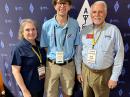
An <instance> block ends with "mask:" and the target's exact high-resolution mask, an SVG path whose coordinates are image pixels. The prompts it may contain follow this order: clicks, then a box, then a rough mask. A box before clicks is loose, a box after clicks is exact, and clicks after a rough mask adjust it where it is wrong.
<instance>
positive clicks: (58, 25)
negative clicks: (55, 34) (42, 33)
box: [53, 15, 70, 29]
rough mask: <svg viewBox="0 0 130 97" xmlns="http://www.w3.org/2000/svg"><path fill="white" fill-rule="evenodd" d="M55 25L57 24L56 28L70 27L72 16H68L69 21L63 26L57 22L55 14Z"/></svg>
mask: <svg viewBox="0 0 130 97" xmlns="http://www.w3.org/2000/svg"><path fill="white" fill-rule="evenodd" d="M53 19H54V25H55V27H56V28H59V27H60V28H63V29H66V28H68V26H69V21H70V17H69V16H68V21H67V23H66V25H65V26H64V27H62V26H61V25H60V24H59V23H58V22H57V20H56V15H55V16H54V18H53Z"/></svg>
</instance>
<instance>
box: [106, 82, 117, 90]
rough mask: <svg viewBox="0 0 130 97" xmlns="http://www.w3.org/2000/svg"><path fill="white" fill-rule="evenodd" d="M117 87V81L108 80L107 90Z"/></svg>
mask: <svg viewBox="0 0 130 97" xmlns="http://www.w3.org/2000/svg"><path fill="white" fill-rule="evenodd" d="M116 86H117V81H114V80H109V81H108V87H109V89H113V88H115V87H116Z"/></svg>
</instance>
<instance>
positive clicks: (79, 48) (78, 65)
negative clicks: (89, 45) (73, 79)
mask: <svg viewBox="0 0 130 97" xmlns="http://www.w3.org/2000/svg"><path fill="white" fill-rule="evenodd" d="M75 49H76V51H75V56H74V61H75V66H76V73H77V74H81V62H82V52H81V51H82V46H81V45H77V46H76V48H75Z"/></svg>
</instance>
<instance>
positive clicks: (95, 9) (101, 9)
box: [91, 3, 107, 26]
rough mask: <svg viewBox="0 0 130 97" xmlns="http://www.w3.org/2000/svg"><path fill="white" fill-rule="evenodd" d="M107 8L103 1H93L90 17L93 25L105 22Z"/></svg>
mask: <svg viewBox="0 0 130 97" xmlns="http://www.w3.org/2000/svg"><path fill="white" fill-rule="evenodd" d="M106 15H107V10H106V7H105V5H104V3H95V4H94V5H92V7H91V18H92V21H93V23H94V25H95V26H101V25H102V24H103V23H104V22H105V18H106Z"/></svg>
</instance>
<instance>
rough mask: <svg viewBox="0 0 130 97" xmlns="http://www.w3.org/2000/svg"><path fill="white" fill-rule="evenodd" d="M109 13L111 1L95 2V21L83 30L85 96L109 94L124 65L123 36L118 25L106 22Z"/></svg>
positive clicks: (80, 76) (81, 76)
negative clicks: (109, 2)
mask: <svg viewBox="0 0 130 97" xmlns="http://www.w3.org/2000/svg"><path fill="white" fill-rule="evenodd" d="M106 16H107V4H106V3H105V2H104V1H96V2H95V3H93V4H92V6H91V18H92V22H93V24H91V25H89V26H87V27H85V28H83V30H82V31H81V33H82V59H83V62H82V66H76V70H77V77H78V80H79V81H80V82H81V83H82V86H83V95H84V97H109V92H110V89H113V88H115V87H116V86H117V81H118V78H119V75H120V74H121V70H122V67H123V60H124V46H123V40H122V36H121V33H120V31H119V29H118V28H117V27H116V26H115V25H113V24H110V23H106V22H105V18H106ZM81 67H82V69H81Z"/></svg>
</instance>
